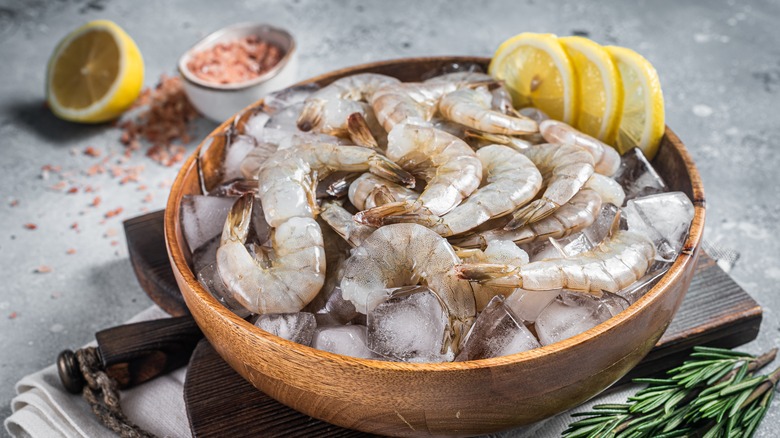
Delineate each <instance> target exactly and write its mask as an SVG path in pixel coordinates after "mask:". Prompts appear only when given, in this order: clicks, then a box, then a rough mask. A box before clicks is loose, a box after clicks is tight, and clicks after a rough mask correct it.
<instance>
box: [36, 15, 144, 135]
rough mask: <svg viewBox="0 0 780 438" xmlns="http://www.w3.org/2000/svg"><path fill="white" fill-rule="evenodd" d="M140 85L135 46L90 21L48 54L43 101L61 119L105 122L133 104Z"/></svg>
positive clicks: (115, 29)
mask: <svg viewBox="0 0 780 438" xmlns="http://www.w3.org/2000/svg"><path fill="white" fill-rule="evenodd" d="M143 81H144V62H143V59H142V58H141V52H140V51H139V50H138V47H137V46H136V45H135V42H133V40H132V39H131V38H130V37H129V36H128V35H127V33H125V31H123V30H122V29H121V28H120V27H119V26H117V25H116V24H115V23H113V22H111V21H108V20H96V21H90V22H89V23H87V24H85V25H84V26H81V27H79V28H78V29H76V30H74V31H73V32H71V33H70V34H69V35H68V36H66V37H65V38H64V39H63V40H62V41H60V43H59V44H58V45H57V47H56V48H55V49H54V53H53V54H52V55H51V58H49V66H48V70H47V74H46V100H47V101H48V103H49V107H50V108H51V109H52V111H54V114H56V115H57V116H58V117H60V118H63V119H65V120H70V121H74V122H85V123H99V122H105V121H107V120H111V119H114V118H116V117H118V116H119V115H120V114H122V112H123V111H124V110H126V109H127V108H128V107H129V106H130V105H131V104H132V103H133V101H135V99H136V98H137V97H138V94H139V93H140V92H141V87H142V85H143Z"/></svg>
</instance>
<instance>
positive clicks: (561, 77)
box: [488, 33, 577, 124]
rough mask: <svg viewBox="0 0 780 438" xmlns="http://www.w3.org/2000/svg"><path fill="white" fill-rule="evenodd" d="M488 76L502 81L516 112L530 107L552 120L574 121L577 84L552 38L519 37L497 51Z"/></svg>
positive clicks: (505, 43)
mask: <svg viewBox="0 0 780 438" xmlns="http://www.w3.org/2000/svg"><path fill="white" fill-rule="evenodd" d="M488 73H490V74H491V75H492V76H493V77H495V78H497V79H500V80H503V81H504V83H505V84H506V87H507V88H508V89H509V92H510V93H511V94H512V99H513V100H514V105H515V107H517V108H524V107H528V106H533V107H536V108H539V109H540V110H542V111H544V112H545V113H547V115H549V116H550V117H552V118H553V119H556V120H562V121H564V122H566V123H569V124H572V123H574V122H575V121H576V120H577V102H576V99H577V88H576V87H577V84H576V83H575V76H574V70H573V68H572V65H571V61H569V58H568V56H566V52H564V50H563V47H562V46H561V44H560V43H559V42H558V39H557V38H556V37H555V35H552V34H537V33H521V34H519V35H517V36H515V37H512V38H510V39H508V40H506V41H504V43H503V44H501V45H500V46H499V47H498V50H496V53H495V54H494V55H493V60H492V61H491V62H490V66H489V67H488Z"/></svg>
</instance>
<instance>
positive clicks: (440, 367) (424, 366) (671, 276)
mask: <svg viewBox="0 0 780 438" xmlns="http://www.w3.org/2000/svg"><path fill="white" fill-rule="evenodd" d="M426 61H431V62H474V63H484V64H488V63H489V62H490V58H487V57H476V56H433V57H412V58H399V59H391V60H385V61H378V62H371V63H365V64H358V65H354V66H351V67H345V68H341V69H338V70H334V71H330V72H327V73H323V74H321V75H318V76H315V77H312V78H309V79H306V80H303V81H300V82H298V83H296V84H294V85H291V87H292V86H299V85H305V84H309V83H313V82H317V81H320V80H323V79H330V78H332V77H340V76H344V75H348V74H352V73H355V72H358V71H361V70H367V69H376V68H379V67H384V66H391V65H397V64H403V63H420V62H426ZM262 101H263V99H260V100H258V101H257V102H255V103H253V104H251V105H249V106H247V107H246V108H244V109H243V110H241V111H239V112H238V113H236V114H235V115H233V116H232V117H230V118H229V119H228V120H226V121H225V122H223V123H222V124H220V125H219V126H218V127H217V128H215V129H214V130H213V131H212V132H211V133H209V135H207V136H206V137H205V138H204V139H203V141H201V143H200V144H199V145H198V147H197V148H196V149H195V151H194V152H193V153H192V154H191V155H190V156H189V157H188V158H187V160H186V161H185V162H184V164H183V166H182V168H181V169H180V170H179V172H178V173H177V175H176V179H175V180H174V182H173V184H172V186H171V192H170V195H169V197H168V202H167V205H166V209H165V243H166V247H167V249H168V255H169V257H170V258H171V259H172V260H173V263H174V265H175V267H176V269H178V271H179V273H180V274H181V277H182V278H183V279H184V281H185V282H186V283H187V286H189V288H190V289H191V290H192V292H193V293H194V295H195V296H196V297H197V298H198V299H200V300H202V301H203V302H204V304H205V305H206V306H207V307H209V309H210V310H211V311H213V312H215V314H216V316H218V317H219V318H220V319H222V320H223V322H225V323H228V324H229V325H231V326H233V328H234V329H236V330H246V331H247V332H248V334H250V335H251V336H255V337H259V338H262V339H264V340H265V341H268V342H272V343H276V344H279V345H281V346H283V347H285V348H289V349H292V350H297V351H295V352H296V353H298V354H302V355H308V356H314V358H317V359H319V360H326V361H332V362H339V363H341V364H344V365H350V366H355V367H359V368H370V369H377V370H383V371H404V372H408V371H418V372H420V371H423V372H451V371H461V370H470V369H488V368H493V367H500V366H505V365H509V364H517V363H521V362H527V361H532V360H534V359H536V358H538V357H541V356H554V355H557V354H560V353H562V352H563V351H564V350H566V349H568V348H571V347H574V346H575V345H578V344H581V343H584V342H586V341H588V340H589V339H592V338H595V337H598V336H601V335H603V334H604V333H606V332H608V331H610V330H612V329H613V328H615V327H616V326H619V325H621V324H623V323H624V322H625V321H627V320H629V319H631V318H633V317H634V316H635V315H637V314H638V313H639V312H640V311H641V310H642V309H643V308H644V307H646V306H648V305H649V304H650V303H651V302H654V301H656V300H658V299H659V297H660V296H661V295H662V294H663V293H664V292H666V291H667V290H669V289H670V286H671V285H672V284H673V283H675V282H676V281H678V280H679V279H680V278H681V277H682V275H683V273H684V272H685V267H686V266H687V265H688V264H690V263H694V261H695V260H694V255H695V252H696V250H697V248H699V246H700V243H701V237H702V234H703V231H704V216H705V204H706V203H705V198H704V189H703V186H702V181H701V177H700V175H699V172H698V170H697V169H696V166H695V165H694V163H693V159H692V158H691V156H690V154H689V153H688V151H687V149H686V148H685V146H684V145H683V143H682V142H681V141H680V139H679V138H678V137H677V135H676V134H675V133H674V132H673V131H672V130H671V129H670V128H669V127H668V126H666V129H665V132H664V137H665V138H666V139H667V140H668V141H669V143H671V145H672V146H673V147H674V148H675V149H676V150H677V151H678V152H679V154H680V156H681V158H682V160H683V163H684V165H685V168H686V169H687V171H688V173H689V175H690V180H691V187H692V194H693V199H692V200H691V201H692V202H693V205H694V218H693V221H692V223H691V228H690V234H689V235H688V238H687V239H686V241H685V242H684V244H683V250H682V252H681V253H680V256H679V257H678V258H677V260H675V262H674V264H672V266H671V267H670V268H669V271H667V273H666V274H664V276H663V277H661V279H660V280H659V282H658V283H657V284H656V285H655V286H653V287H652V288H651V289H650V290H649V291H648V292H647V293H645V295H644V296H642V297H641V298H640V299H639V300H637V301H636V302H635V303H633V304H632V305H631V306H629V307H628V308H627V309H626V310H623V311H622V312H620V313H618V314H617V315H615V316H613V317H612V318H610V319H608V320H607V321H604V322H602V323H601V324H598V325H597V326H595V327H593V328H591V329H590V330H587V331H584V332H582V333H580V334H578V335H576V336H572V337H571V338H568V339H564V340H562V341H558V342H555V343H553V344H550V345H545V346H542V347H539V348H535V349H533V350H528V351H523V352H520V353H515V354H511V355H507V356H499V357H494V358H488V359H479V360H471V361H464V362H440V363H408V362H390V361H382V360H376V359H362V358H357V357H351V356H343V355H339V354H335V353H330V352H327V351H324V350H318V349H315V348H312V347H309V346H306V345H302V344H298V343H295V342H291V341H288V340H286V339H283V338H280V337H277V336H275V335H272V334H270V333H268V332H266V331H264V330H262V329H260V328H258V327H256V326H254V325H253V324H250V323H249V322H247V321H245V320H244V319H242V318H240V317H238V316H237V315H236V314H234V313H233V312H231V311H230V310H228V309H227V308H226V307H224V306H223V305H222V304H221V303H219V302H218V301H217V300H216V299H215V298H214V297H213V296H212V295H211V293H209V292H208V291H206V290H205V289H204V288H203V287H202V286H201V284H200V283H199V282H198V280H197V278H196V277H195V275H194V274H193V272H192V270H191V269H190V266H189V264H188V263H187V260H186V258H185V256H184V253H183V251H182V246H181V245H180V243H179V242H178V241H177V240H176V232H175V229H176V228H175V227H176V225H177V222H178V221H179V216H180V214H179V213H180V202H181V198H182V196H183V195H182V190H183V185H184V175H185V174H186V173H187V172H188V171H190V169H191V168H193V166H194V165H195V164H196V160H197V157H198V156H199V153H200V150H201V148H202V147H203V145H204V144H205V143H206V141H207V140H208V139H210V138H211V137H212V136H214V135H219V134H220V133H223V132H225V130H226V129H227V128H228V127H229V126H230V125H231V124H232V123H233V121H234V119H235V118H236V117H237V116H238V115H240V114H242V113H244V112H245V111H247V110H249V109H252V108H255V107H257V106H258V105H260V104H261V103H262ZM193 170H194V169H193ZM185 298H186V294H185ZM185 302H186V300H185ZM188 305H189V304H188ZM217 351H219V349H217Z"/></svg>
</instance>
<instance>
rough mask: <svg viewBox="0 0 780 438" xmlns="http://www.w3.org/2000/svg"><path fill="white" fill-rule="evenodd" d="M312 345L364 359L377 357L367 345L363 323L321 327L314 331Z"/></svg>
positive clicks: (319, 348)
mask: <svg viewBox="0 0 780 438" xmlns="http://www.w3.org/2000/svg"><path fill="white" fill-rule="evenodd" d="M312 347H314V348H316V349H318V350H324V351H329V352H331V353H335V354H342V355H344V356H352V357H361V358H364V359H373V358H375V357H376V355H375V354H374V353H373V352H372V351H371V350H369V349H368V347H366V327H365V326H362V325H345V326H340V327H324V328H319V329H317V331H316V332H315V333H314V339H313V340H312Z"/></svg>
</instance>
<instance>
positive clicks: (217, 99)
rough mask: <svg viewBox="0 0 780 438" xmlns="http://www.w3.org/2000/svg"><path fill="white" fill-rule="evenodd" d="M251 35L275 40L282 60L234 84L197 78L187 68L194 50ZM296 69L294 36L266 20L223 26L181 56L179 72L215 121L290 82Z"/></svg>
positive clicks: (197, 104)
mask: <svg viewBox="0 0 780 438" xmlns="http://www.w3.org/2000/svg"><path fill="white" fill-rule="evenodd" d="M250 35H256V36H258V37H259V38H260V39H261V40H262V41H267V42H269V43H272V44H275V45H276V46H278V47H279V48H280V49H282V52H283V55H282V59H281V60H280V61H279V63H277V64H276V65H275V66H274V67H272V68H271V69H270V70H268V71H266V72H265V73H263V74H262V75H260V76H259V77H256V78H254V79H252V80H249V81H245V82H239V83H235V84H215V83H212V82H208V81H204V80H203V79H200V78H198V77H197V76H195V74H193V73H192V72H191V71H190V70H189V69H188V68H187V63H188V62H189V60H190V58H191V57H192V54H194V53H197V52H200V51H202V50H205V49H208V48H210V47H212V46H214V45H216V44H219V43H224V42H227V41H231V40H236V39H240V38H244V37H247V36H250ZM297 73H298V51H297V49H296V47H295V39H294V38H293V36H292V35H291V34H290V33H289V32H287V31H286V30H284V29H279V28H277V27H273V26H270V25H267V24H257V23H240V24H234V25H231V26H228V27H224V28H222V29H220V30H218V31H216V32H214V33H212V34H210V35H208V36H206V37H205V38H203V39H202V40H200V41H198V42H197V43H196V44H195V45H194V46H192V47H191V48H190V49H189V50H187V51H186V52H185V53H184V55H182V57H181V58H179V74H181V77H182V78H183V79H184V80H183V83H184V91H185V92H186V93H187V97H188V98H189V99H190V102H192V105H193V106H195V108H196V109H197V110H198V111H199V112H200V113H201V114H203V115H204V116H206V117H208V118H209V119H211V120H214V121H215V122H222V121H224V120H226V119H227V118H229V117H230V116H232V115H233V114H235V113H236V112H238V111H239V110H241V109H243V108H245V107H246V106H248V105H249V104H251V103H253V102H256V101H257V100H259V99H260V98H262V97H263V96H265V95H266V94H268V93H270V92H272V91H276V90H280V89H282V88H285V87H287V86H289V85H291V84H292V83H293V82H294V81H295V78H296V75H297Z"/></svg>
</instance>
